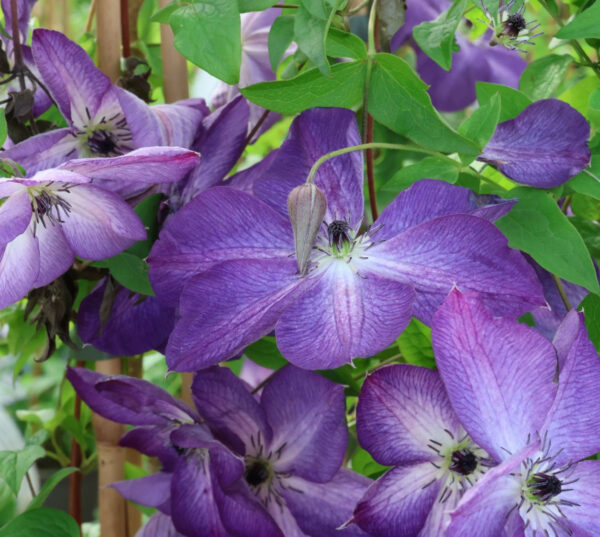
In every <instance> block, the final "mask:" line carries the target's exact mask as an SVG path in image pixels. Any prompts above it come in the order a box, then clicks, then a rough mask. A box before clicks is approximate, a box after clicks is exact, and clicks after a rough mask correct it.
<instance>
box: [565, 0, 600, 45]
mask: <svg viewBox="0 0 600 537" xmlns="http://www.w3.org/2000/svg"><path fill="white" fill-rule="evenodd" d="M599 21H600V2H594V3H593V4H592V5H591V6H590V7H589V8H587V9H586V10H585V11H582V12H581V13H579V15H577V16H576V17H575V18H574V19H573V20H572V21H571V22H570V23H569V24H567V25H566V26H563V27H562V28H561V29H560V30H559V31H558V32H557V33H556V37H558V38H559V39H581V38H584V37H600V22H599Z"/></svg>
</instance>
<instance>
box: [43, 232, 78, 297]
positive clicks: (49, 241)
mask: <svg viewBox="0 0 600 537" xmlns="http://www.w3.org/2000/svg"><path fill="white" fill-rule="evenodd" d="M35 238H36V240H37V243H38V248H39V252H40V269H39V272H38V275H37V278H36V279H35V281H34V282H33V287H42V286H43V285H48V284H49V283H50V282H52V281H54V280H55V279H56V278H58V277H59V276H61V275H62V274H64V273H65V272H67V270H69V268H70V267H71V265H72V264H73V260H74V259H75V256H74V255H73V250H72V249H71V247H70V246H69V244H68V243H67V240H66V239H65V235H64V233H63V232H62V228H61V226H58V225H51V224H50V225H47V226H46V227H44V226H42V225H41V224H38V225H37V226H36V228H35Z"/></svg>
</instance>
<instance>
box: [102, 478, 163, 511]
mask: <svg viewBox="0 0 600 537" xmlns="http://www.w3.org/2000/svg"><path fill="white" fill-rule="evenodd" d="M171 479H172V475H171V474H170V473H166V472H158V473H156V474H150V475H147V476H144V477H140V478H138V479H129V480H127V481H118V482H117V483H112V484H111V485H110V487H111V488H114V489H116V490H117V491H118V492H119V494H120V495H121V496H123V498H125V499H126V500H129V501H131V502H135V503H139V504H140V505H147V506H149V507H155V508H156V509H160V510H161V511H163V512H165V513H167V514H168V513H169V510H170V505H169V504H170V501H171Z"/></svg>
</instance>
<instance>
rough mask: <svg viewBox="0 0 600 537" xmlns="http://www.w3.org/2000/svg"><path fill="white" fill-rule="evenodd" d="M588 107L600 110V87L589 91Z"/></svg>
mask: <svg viewBox="0 0 600 537" xmlns="http://www.w3.org/2000/svg"><path fill="white" fill-rule="evenodd" d="M589 104H590V108H593V109H594V110H600V88H596V89H595V90H594V91H592V93H590V100H589Z"/></svg>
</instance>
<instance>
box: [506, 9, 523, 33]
mask: <svg viewBox="0 0 600 537" xmlns="http://www.w3.org/2000/svg"><path fill="white" fill-rule="evenodd" d="M526 27H527V22H526V21H525V17H523V15H522V14H521V13H513V14H512V15H509V16H508V19H506V22H505V23H504V33H505V34H506V35H509V36H510V37H517V36H518V35H519V33H520V32H522V31H523V30H524V29H525V28H526Z"/></svg>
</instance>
